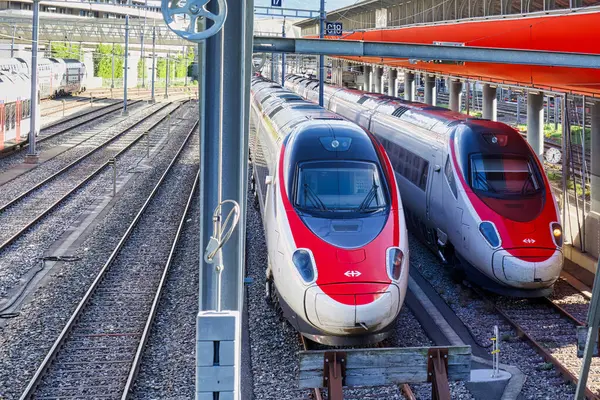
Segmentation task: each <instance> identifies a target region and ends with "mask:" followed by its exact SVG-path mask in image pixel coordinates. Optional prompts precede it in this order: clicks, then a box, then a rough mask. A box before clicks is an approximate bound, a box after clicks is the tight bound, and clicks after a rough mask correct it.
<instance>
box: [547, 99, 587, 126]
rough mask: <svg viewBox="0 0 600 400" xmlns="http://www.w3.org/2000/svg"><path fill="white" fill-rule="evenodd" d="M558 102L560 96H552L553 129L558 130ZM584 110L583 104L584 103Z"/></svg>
mask: <svg viewBox="0 0 600 400" xmlns="http://www.w3.org/2000/svg"><path fill="white" fill-rule="evenodd" d="M559 103H560V97H558V96H554V130H555V131H556V130H558V104H559ZM584 110H585V105H584Z"/></svg>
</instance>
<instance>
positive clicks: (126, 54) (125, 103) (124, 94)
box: [122, 15, 129, 115]
mask: <svg viewBox="0 0 600 400" xmlns="http://www.w3.org/2000/svg"><path fill="white" fill-rule="evenodd" d="M128 72H129V15H126V16H125V71H124V72H123V113H122V115H127V73H128Z"/></svg>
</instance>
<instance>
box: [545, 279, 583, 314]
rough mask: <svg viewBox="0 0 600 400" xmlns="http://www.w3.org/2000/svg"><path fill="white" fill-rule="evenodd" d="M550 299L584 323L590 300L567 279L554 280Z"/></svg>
mask: <svg viewBox="0 0 600 400" xmlns="http://www.w3.org/2000/svg"><path fill="white" fill-rule="evenodd" d="M550 299H551V300H552V301H553V302H554V303H556V304H558V305H559V306H561V307H562V308H564V309H565V310H566V311H567V312H569V313H570V314H571V315H572V316H574V317H575V318H577V319H578V320H579V321H581V322H584V323H585V321H586V320H587V315H588V309H589V307H590V301H589V300H588V298H587V297H585V296H584V295H583V294H581V292H579V290H577V289H575V288H574V287H573V286H571V285H570V284H569V283H568V282H567V281H565V280H563V279H559V280H558V281H556V284H555V285H554V292H553V293H552V296H550Z"/></svg>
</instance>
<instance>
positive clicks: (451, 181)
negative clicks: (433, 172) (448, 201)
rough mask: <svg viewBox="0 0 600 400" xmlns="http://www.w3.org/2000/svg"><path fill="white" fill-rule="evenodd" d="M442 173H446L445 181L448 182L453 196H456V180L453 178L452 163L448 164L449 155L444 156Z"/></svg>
mask: <svg viewBox="0 0 600 400" xmlns="http://www.w3.org/2000/svg"><path fill="white" fill-rule="evenodd" d="M444 175H446V181H447V182H448V186H450V190H452V194H453V195H454V198H456V197H457V190H456V180H455V179H454V172H453V171H452V165H451V164H450V156H448V158H446V166H445V167H444Z"/></svg>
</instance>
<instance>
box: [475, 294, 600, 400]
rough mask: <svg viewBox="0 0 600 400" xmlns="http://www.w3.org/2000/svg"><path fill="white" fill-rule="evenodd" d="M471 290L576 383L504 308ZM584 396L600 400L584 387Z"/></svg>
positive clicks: (541, 354) (560, 364) (558, 362)
mask: <svg viewBox="0 0 600 400" xmlns="http://www.w3.org/2000/svg"><path fill="white" fill-rule="evenodd" d="M472 289H473V291H474V292H475V293H477V294H478V295H479V296H480V297H481V299H482V300H483V301H485V302H487V303H488V304H489V305H491V306H492V307H493V309H494V310H495V311H496V312H497V313H498V314H500V315H501V316H502V318H504V320H505V321H506V322H508V324H509V325H510V326H512V327H513V328H514V329H515V330H516V331H517V334H518V335H519V336H521V337H524V338H526V339H527V340H528V341H529V342H530V343H531V344H532V346H533V348H534V349H535V351H536V352H537V353H538V354H539V355H540V356H542V358H543V359H544V360H545V361H546V362H549V363H551V364H552V365H554V366H555V367H556V369H557V370H558V371H559V372H560V373H561V375H563V376H564V377H565V378H566V379H567V380H569V381H570V382H571V383H573V384H574V385H577V381H578V378H577V377H576V376H575V375H573V373H572V372H571V371H569V370H568V369H567V368H566V367H565V366H564V365H563V364H562V363H561V362H560V361H558V360H557V359H556V358H555V357H554V356H553V355H552V354H550V352H549V351H548V350H547V349H546V348H544V346H542V345H541V344H540V343H539V342H538V341H536V340H535V339H534V338H533V337H532V336H531V335H529V334H528V333H527V332H526V331H525V329H523V327H522V326H521V325H520V324H519V323H518V322H516V321H515V320H513V319H512V318H511V317H510V316H509V315H508V314H507V313H506V312H505V311H504V310H502V308H500V307H498V306H497V305H496V303H494V302H493V301H491V300H489V299H488V298H487V297H486V296H485V294H483V293H482V291H481V290H480V289H478V288H475V287H472ZM585 396H586V398H587V399H591V400H600V397H599V396H597V395H595V394H594V393H592V391H591V390H590V389H589V388H587V387H586V389H585Z"/></svg>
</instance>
